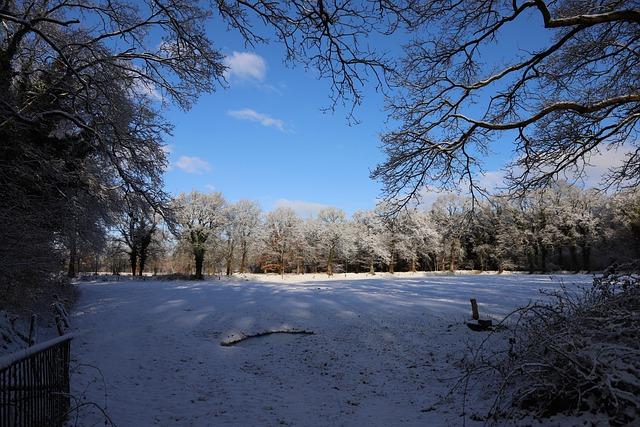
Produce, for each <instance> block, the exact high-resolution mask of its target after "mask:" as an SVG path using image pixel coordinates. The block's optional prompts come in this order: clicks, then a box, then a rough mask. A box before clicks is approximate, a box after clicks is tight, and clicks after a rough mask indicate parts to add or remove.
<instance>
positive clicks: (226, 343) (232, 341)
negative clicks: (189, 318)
mask: <svg viewBox="0 0 640 427" xmlns="http://www.w3.org/2000/svg"><path fill="white" fill-rule="evenodd" d="M273 334H300V335H313V334H314V332H313V331H307V330H304V329H276V330H271V331H263V332H258V333H256V334H250V335H246V334H243V333H241V334H240V335H239V336H231V337H229V338H227V339H224V340H222V341H220V345H221V346H223V347H231V346H234V345H236V344H239V343H241V342H243V341H246V340H248V339H250V338H258V337H264V336H267V335H273Z"/></svg>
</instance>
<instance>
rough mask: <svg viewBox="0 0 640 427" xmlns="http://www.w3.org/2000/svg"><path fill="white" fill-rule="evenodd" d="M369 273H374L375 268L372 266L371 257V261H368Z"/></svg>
mask: <svg viewBox="0 0 640 427" xmlns="http://www.w3.org/2000/svg"><path fill="white" fill-rule="evenodd" d="M369 274H376V269H375V267H374V266H373V257H371V261H370V263H369Z"/></svg>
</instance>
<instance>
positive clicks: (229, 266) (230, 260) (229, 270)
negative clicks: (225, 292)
mask: <svg viewBox="0 0 640 427" xmlns="http://www.w3.org/2000/svg"><path fill="white" fill-rule="evenodd" d="M234 246H235V245H234V243H233V241H231V240H230V241H229V244H228V247H229V250H228V252H227V276H231V273H232V270H233V268H232V267H233V250H234Z"/></svg>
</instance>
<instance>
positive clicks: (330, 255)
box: [327, 248, 333, 276]
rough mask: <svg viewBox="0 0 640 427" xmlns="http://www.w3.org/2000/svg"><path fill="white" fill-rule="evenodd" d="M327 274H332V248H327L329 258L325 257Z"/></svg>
mask: <svg viewBox="0 0 640 427" xmlns="http://www.w3.org/2000/svg"><path fill="white" fill-rule="evenodd" d="M327 274H328V275H329V276H333V248H331V249H329V258H328V259H327Z"/></svg>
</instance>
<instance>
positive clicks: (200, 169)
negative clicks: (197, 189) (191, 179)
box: [176, 156, 211, 175]
mask: <svg viewBox="0 0 640 427" xmlns="http://www.w3.org/2000/svg"><path fill="white" fill-rule="evenodd" d="M176 166H177V167H178V168H179V169H181V170H183V171H184V172H186V173H194V174H197V175H201V174H203V173H205V172H210V171H211V165H210V164H209V162H207V161H206V160H204V159H201V158H200V157H189V156H181V157H180V158H179V159H178V161H177V162H176Z"/></svg>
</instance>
